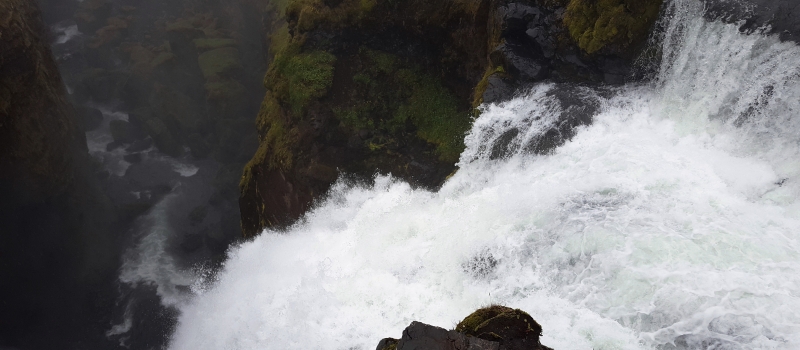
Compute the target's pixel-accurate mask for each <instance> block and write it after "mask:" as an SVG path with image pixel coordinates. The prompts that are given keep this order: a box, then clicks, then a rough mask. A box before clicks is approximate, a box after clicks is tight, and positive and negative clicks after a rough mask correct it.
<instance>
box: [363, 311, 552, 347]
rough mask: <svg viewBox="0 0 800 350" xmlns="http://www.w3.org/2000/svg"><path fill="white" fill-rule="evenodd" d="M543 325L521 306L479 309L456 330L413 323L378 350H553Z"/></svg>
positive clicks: (386, 339) (386, 341) (379, 344)
mask: <svg viewBox="0 0 800 350" xmlns="http://www.w3.org/2000/svg"><path fill="white" fill-rule="evenodd" d="M541 333H542V327H541V326H540V325H539V324H538V323H536V321H535V320H534V319H533V318H532V317H531V316H530V315H528V314H527V313H526V312H524V311H522V310H519V309H511V308H508V307H505V306H499V305H493V306H489V307H486V308H482V309H478V310H476V311H475V312H473V313H472V314H471V315H469V316H467V317H466V318H465V319H464V320H463V321H461V322H460V323H459V324H458V326H456V329H455V330H450V331H448V330H446V329H444V328H439V327H435V326H431V325H427V324H424V323H420V322H411V325H409V326H408V327H407V328H406V329H405V330H403V336H402V338H400V339H399V340H398V339H393V338H385V339H382V340H381V341H380V342H379V343H378V347H377V348H376V350H552V349H550V348H548V347H546V346H544V345H542V344H541V343H540V342H539V336H540V335H541Z"/></svg>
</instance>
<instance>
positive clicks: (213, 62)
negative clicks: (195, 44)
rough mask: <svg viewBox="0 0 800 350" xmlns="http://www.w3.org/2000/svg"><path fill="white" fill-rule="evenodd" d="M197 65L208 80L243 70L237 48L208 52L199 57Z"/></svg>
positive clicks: (224, 48)
mask: <svg viewBox="0 0 800 350" xmlns="http://www.w3.org/2000/svg"><path fill="white" fill-rule="evenodd" d="M197 63H199V64H200V69H201V70H202V71H203V76H204V77H205V78H206V79H207V80H208V79H216V78H217V77H220V76H223V75H225V74H227V73H230V72H232V71H235V70H237V69H241V68H242V63H241V61H240V60H239V50H238V49H236V48H235V47H223V48H219V49H214V50H210V51H206V52H204V53H202V54H200V56H198V57H197Z"/></svg>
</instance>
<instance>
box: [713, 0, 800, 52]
mask: <svg viewBox="0 0 800 350" xmlns="http://www.w3.org/2000/svg"><path fill="white" fill-rule="evenodd" d="M701 1H703V4H704V5H705V6H706V18H708V19H711V20H717V19H720V20H723V21H726V22H729V23H742V25H741V30H742V31H752V30H756V29H759V28H768V29H767V31H768V32H769V33H775V34H778V35H779V37H780V38H781V40H791V41H795V42H798V40H800V3H798V2H797V1H792V0H746V1H732V0H701Z"/></svg>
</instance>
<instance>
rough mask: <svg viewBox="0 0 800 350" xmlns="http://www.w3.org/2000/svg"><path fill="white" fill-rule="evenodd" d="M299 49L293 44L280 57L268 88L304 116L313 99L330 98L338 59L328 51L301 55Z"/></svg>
mask: <svg viewBox="0 0 800 350" xmlns="http://www.w3.org/2000/svg"><path fill="white" fill-rule="evenodd" d="M296 46H297V45H292V44H290V45H288V47H287V49H286V50H284V51H283V52H282V53H279V54H278V55H277V56H276V58H275V61H274V62H273V65H272V66H271V67H270V71H269V72H267V77H266V79H265V84H266V86H267V88H268V89H270V90H272V91H273V92H274V93H275V94H276V98H278V99H279V100H281V101H286V102H288V104H289V107H290V108H291V111H292V113H293V114H294V115H296V116H301V115H302V114H303V113H304V112H305V108H306V107H307V105H308V103H309V101H311V99H314V98H320V97H322V96H325V94H327V92H328V89H329V88H330V87H331V84H332V83H333V65H334V63H336V56H334V55H332V54H330V53H327V52H325V51H313V52H309V53H297V48H296Z"/></svg>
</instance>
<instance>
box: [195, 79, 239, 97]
mask: <svg viewBox="0 0 800 350" xmlns="http://www.w3.org/2000/svg"><path fill="white" fill-rule="evenodd" d="M205 88H206V93H207V94H206V98H207V99H208V100H210V101H217V102H236V101H239V100H241V99H242V98H243V97H244V95H245V94H246V93H247V91H246V88H245V87H244V85H242V83H240V82H238V81H236V80H233V79H223V80H217V81H209V82H206V84H205Z"/></svg>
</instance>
